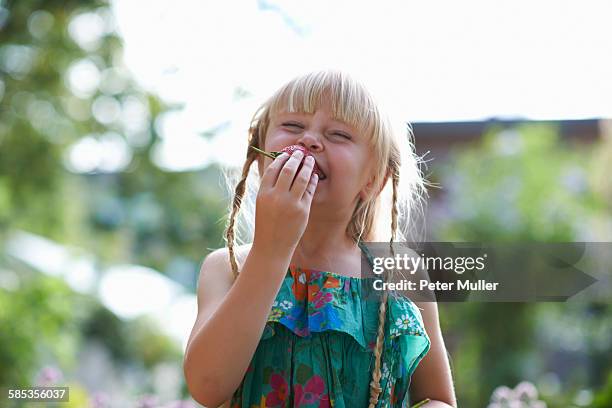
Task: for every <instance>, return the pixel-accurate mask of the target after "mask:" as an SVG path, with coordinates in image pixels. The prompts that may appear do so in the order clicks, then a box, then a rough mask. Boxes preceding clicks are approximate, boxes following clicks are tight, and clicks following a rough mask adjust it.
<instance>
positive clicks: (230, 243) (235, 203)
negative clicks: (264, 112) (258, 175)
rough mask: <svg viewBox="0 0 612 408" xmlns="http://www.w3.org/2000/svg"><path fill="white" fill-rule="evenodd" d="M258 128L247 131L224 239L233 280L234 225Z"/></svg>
mask: <svg viewBox="0 0 612 408" xmlns="http://www.w3.org/2000/svg"><path fill="white" fill-rule="evenodd" d="M258 145H259V126H255V127H251V128H250V129H249V146H248V147H247V157H246V161H245V162H244V165H243V166H242V175H241V177H240V181H239V182H238V184H236V188H235V190H234V199H233V200H232V212H231V215H230V218H229V223H228V226H227V231H226V233H225V238H226V241H227V248H228V251H229V257H230V264H231V266H232V275H233V278H234V280H236V278H237V277H238V263H237V262H236V254H235V252H234V241H235V224H236V217H237V215H238V211H240V206H241V205H242V198H243V197H244V192H245V190H246V181H247V178H248V176H249V171H250V169H251V165H252V164H253V162H254V161H255V159H256V157H257V153H256V152H255V151H254V150H253V149H251V146H254V147H259V146H258Z"/></svg>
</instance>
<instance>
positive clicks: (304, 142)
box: [298, 132, 323, 152]
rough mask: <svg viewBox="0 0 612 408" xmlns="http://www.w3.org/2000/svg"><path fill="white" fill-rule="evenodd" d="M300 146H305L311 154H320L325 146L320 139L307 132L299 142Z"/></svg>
mask: <svg viewBox="0 0 612 408" xmlns="http://www.w3.org/2000/svg"><path fill="white" fill-rule="evenodd" d="M298 144H299V145H300V146H304V147H305V148H307V149H308V150H310V151H311V152H320V151H322V150H323V144H322V143H321V141H320V139H319V138H318V137H317V136H315V135H313V134H312V133H311V132H305V133H304V136H302V137H301V138H300V140H299V141H298Z"/></svg>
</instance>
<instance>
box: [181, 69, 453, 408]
mask: <svg viewBox="0 0 612 408" xmlns="http://www.w3.org/2000/svg"><path fill="white" fill-rule="evenodd" d="M404 133H405V129H404V128H403V126H400V127H399V128H398V127H396V126H395V125H394V124H393V122H392V121H391V119H390V117H389V116H388V115H387V113H386V112H385V111H383V110H382V108H381V105H379V104H378V103H377V102H376V101H375V99H374V98H373V96H372V94H371V93H369V92H368V91H367V90H366V89H365V88H364V86H363V85H362V84H361V83H360V82H358V81H356V80H355V79H354V78H351V77H350V76H348V75H346V74H345V73H342V72H338V71H321V72H314V73H310V74H308V75H304V76H302V77H298V78H295V79H294V80H292V81H290V82H289V83H287V84H286V85H284V86H283V87H282V88H281V89H280V90H278V91H277V92H276V93H275V94H274V95H273V96H272V97H271V98H270V99H269V100H268V101H267V102H266V103H264V104H263V105H262V106H261V107H260V109H259V110H258V111H257V112H256V114H255V117H254V118H253V121H252V124H251V128H250V131H249V148H248V150H247V152H246V162H245V164H244V166H243V169H242V178H241V179H240V181H239V182H238V184H237V185H236V187H235V193H234V198H233V204H232V207H231V212H230V215H229V223H228V227H227V231H226V240H227V248H222V249H219V250H216V251H214V252H212V253H211V254H209V255H208V256H207V257H206V259H205V260H204V262H203V263H202V267H201V272H200V280H199V285H198V316H197V319H196V322H195V324H194V327H193V330H192V332H191V336H190V339H189V342H188V345H187V348H186V352H185V361H184V372H185V378H186V382H187V385H188V388H189V390H190V392H191V394H192V396H193V398H194V399H195V400H196V401H198V402H200V403H201V404H202V405H204V406H207V407H217V406H223V407H231V408H234V407H348V408H365V407H369V408H374V407H408V406H412V405H411V404H414V403H417V402H421V401H424V403H423V402H422V403H421V405H420V406H423V407H428V408H433V407H449V406H453V407H454V406H456V401H455V396H454V391H453V387H452V380H451V374H450V369H449V363H448V360H447V357H446V353H445V347H444V342H443V339H442V336H441V333H440V327H439V323H438V312H437V306H436V304H435V303H433V302H427V303H419V304H418V307H417V305H415V303H413V302H412V301H411V300H409V299H408V298H407V297H402V296H388V295H387V292H385V293H384V294H383V296H381V297H382V300H378V301H377V302H372V301H371V300H368V301H366V300H365V299H364V298H363V294H364V293H365V292H366V289H367V288H366V285H369V283H368V282H369V281H367V280H366V279H361V278H360V276H359V275H360V270H361V259H362V258H361V256H362V255H363V256H365V257H366V258H367V259H370V258H369V256H370V255H369V253H368V252H367V249H366V247H365V246H364V244H363V243H364V242H365V241H383V240H386V241H391V242H393V241H394V240H397V239H400V240H401V239H407V236H406V232H405V229H406V228H407V227H409V226H410V225H413V224H414V220H413V219H411V215H412V214H414V210H416V209H418V204H419V202H420V200H421V199H422V196H423V193H424V187H423V186H424V180H423V178H422V177H421V173H420V171H419V168H418V158H417V157H416V156H415V154H414V151H413V146H412V144H411V140H410V136H411V135H410V133H408V134H404ZM294 145H297V146H300V147H301V148H302V150H304V151H306V153H307V154H306V156H307V157H306V158H304V154H303V152H300V151H298V152H295V153H293V154H292V155H289V154H287V153H283V154H282V155H280V156H277V157H276V158H275V159H271V158H269V157H266V156H264V155H262V154H260V153H258V152H257V151H256V150H255V149H253V148H251V147H255V148H259V149H261V150H264V151H268V152H271V151H281V150H282V149H284V148H286V147H288V146H294ZM253 164H255V165H256V168H257V170H258V174H259V175H261V178H260V179H256V182H257V184H258V191H257V197H256V202H255V223H254V224H255V225H254V235H253V240H252V243H251V244H245V245H238V244H237V242H236V238H237V237H236V228H237V223H236V219H237V216H238V212H239V210H240V208H241V204H242V201H243V198H245V190H248V188H247V181H248V180H249V174H251V172H252V167H255V166H252V165H253ZM315 164H316V168H317V169H318V170H316V171H313V168H314V167H315ZM317 173H318V174H320V175H321V176H320V177H319V176H318V175H317ZM251 178H252V177H251ZM385 192H387V195H390V197H387V198H389V200H388V201H390V205H389V206H388V207H389V208H387V211H385V207H384V204H385V202H384V197H385V194H384V193H385ZM246 196H247V197H246V198H248V194H247V195H246ZM245 201H246V200H245ZM370 261H371V260H370ZM379 299H380V298H379ZM419 309H420V310H419Z"/></svg>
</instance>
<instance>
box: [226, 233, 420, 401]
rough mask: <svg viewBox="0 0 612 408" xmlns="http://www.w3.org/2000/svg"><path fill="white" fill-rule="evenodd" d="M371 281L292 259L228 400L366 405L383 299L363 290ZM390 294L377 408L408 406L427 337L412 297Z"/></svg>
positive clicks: (370, 285)
mask: <svg viewBox="0 0 612 408" xmlns="http://www.w3.org/2000/svg"><path fill="white" fill-rule="evenodd" d="M360 247H361V249H362V250H363V252H364V254H365V255H366V256H367V258H368V260H369V261H370V264H371V256H370V254H369V252H368V251H367V249H366V248H365V246H363V245H362V244H361V243H360ZM373 279H374V278H363V279H362V278H355V277H347V276H343V275H338V274H334V273H331V272H326V271H317V270H312V269H305V268H300V267H297V266H294V265H291V266H290V267H289V268H288V270H287V274H286V276H285V279H284V281H283V284H282V286H281V289H280V290H279V292H278V294H277V296H276V299H275V302H274V304H273V305H272V309H271V311H270V315H269V316H268V321H267V323H266V326H265V327H264V331H263V334H262V337H261V340H260V342H259V344H258V346H257V349H256V351H255V354H254V355H253V359H252V360H251V363H250V364H249V367H248V369H247V372H246V374H245V376H244V378H243V380H242V382H241V384H240V386H239V387H238V389H237V390H236V391H235V393H234V395H233V397H232V400H231V405H230V406H231V407H232V408H237V407H241V408H242V407H248V408H251V407H282V408H285V407H303V408H312V407H317V408H322V407H338V408H344V407H346V408H366V407H367V406H368V401H369V398H370V386H369V384H370V381H371V377H372V368H373V367H374V352H373V350H374V345H375V343H376V331H377V329H378V309H379V305H380V298H378V297H377V298H376V299H377V301H373V300H371V298H370V297H369V296H367V295H364V294H367V293H368V290H371V289H369V288H371V287H372V284H371V280H373ZM365 299H367V300H365ZM387 299H388V300H387V320H386V322H385V342H384V348H383V355H382V360H381V364H382V366H381V367H382V378H381V381H380V385H381V388H382V392H381V394H380V396H379V400H378V404H377V405H376V407H377V408H381V407H408V406H409V403H410V397H409V393H408V386H409V384H410V378H411V376H412V374H413V373H414V370H415V369H416V367H417V365H418V364H419V362H420V361H421V359H422V358H423V357H424V356H425V354H426V353H427V351H428V350H429V346H430V341H429V338H428V336H427V333H426V332H425V329H424V325H423V320H422V317H421V313H420V311H419V310H418V308H417V307H416V305H415V304H414V303H413V302H412V301H411V300H409V299H407V298H406V297H402V296H392V295H391V294H390V295H389V296H388V298H387Z"/></svg>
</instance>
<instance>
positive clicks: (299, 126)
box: [282, 122, 352, 140]
mask: <svg viewBox="0 0 612 408" xmlns="http://www.w3.org/2000/svg"><path fill="white" fill-rule="evenodd" d="M282 125H283V126H285V127H289V128H292V129H299V130H303V129H304V126H303V125H301V124H299V123H293V122H286V123H283V124H282ZM332 135H333V136H340V137H342V138H344V139H347V140H351V139H352V137H351V136H350V135H348V134H346V133H342V132H333V133H332Z"/></svg>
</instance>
